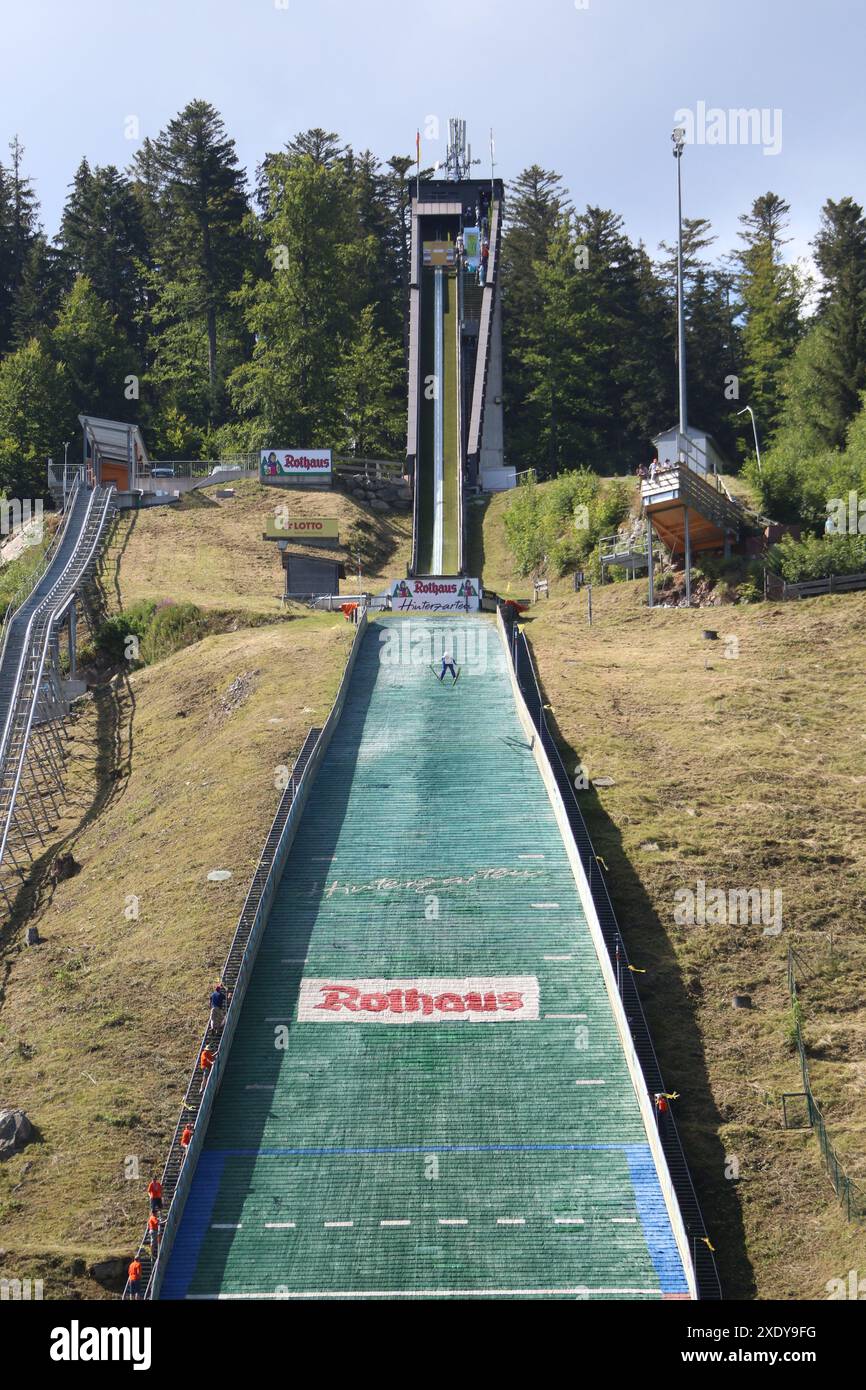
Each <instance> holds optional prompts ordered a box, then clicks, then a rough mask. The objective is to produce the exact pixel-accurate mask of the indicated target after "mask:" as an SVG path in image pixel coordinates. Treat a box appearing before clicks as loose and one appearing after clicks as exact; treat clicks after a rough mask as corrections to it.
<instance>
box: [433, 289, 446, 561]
mask: <svg viewBox="0 0 866 1390" xmlns="http://www.w3.org/2000/svg"><path fill="white" fill-rule="evenodd" d="M433 276H434V285H435V295H434V308H433V320H434V330H433V331H434V338H433V371H434V372H435V374H436V375H435V386H436V394H435V396H434V398H433V557H432V559H433V565H432V570H433V573H434V574H441V573H442V543H443V521H444V517H443V514H442V513H443V502H444V497H443V493H444V487H443V481H444V473H445V458H444V431H445V343H444V328H445V325H444V323H443V321H442V319H443V314H444V312H445V305H444V299H443V294H442V276H443V271H442V267H441V266H436V268H435V270H434V271H433Z"/></svg>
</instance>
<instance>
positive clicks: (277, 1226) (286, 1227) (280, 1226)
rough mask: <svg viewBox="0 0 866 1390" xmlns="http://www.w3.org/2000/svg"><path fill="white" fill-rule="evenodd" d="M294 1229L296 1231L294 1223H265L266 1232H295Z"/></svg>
mask: <svg viewBox="0 0 866 1390" xmlns="http://www.w3.org/2000/svg"><path fill="white" fill-rule="evenodd" d="M294 1229H295V1223H294V1221H266V1222H265V1230H266V1231H293V1230H294Z"/></svg>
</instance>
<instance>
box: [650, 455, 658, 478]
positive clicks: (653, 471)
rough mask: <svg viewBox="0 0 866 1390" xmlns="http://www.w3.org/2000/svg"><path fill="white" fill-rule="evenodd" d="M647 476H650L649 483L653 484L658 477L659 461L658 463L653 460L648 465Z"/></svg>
mask: <svg viewBox="0 0 866 1390" xmlns="http://www.w3.org/2000/svg"><path fill="white" fill-rule="evenodd" d="M649 475H650V482H651V483H654V482H655V480H656V478H657V477H658V475H659V461H658V459H653V461H652V463H651V464H650V471H649Z"/></svg>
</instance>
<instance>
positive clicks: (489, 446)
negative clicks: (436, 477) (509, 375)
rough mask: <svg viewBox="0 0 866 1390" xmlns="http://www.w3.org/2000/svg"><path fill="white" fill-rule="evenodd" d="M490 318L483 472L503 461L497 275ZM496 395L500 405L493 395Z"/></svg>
mask: <svg viewBox="0 0 866 1390" xmlns="http://www.w3.org/2000/svg"><path fill="white" fill-rule="evenodd" d="M493 296H494V299H493V320H492V322H491V324H490V358H489V361H488V364H487V389H486V391H485V394H484V425H483V427H482V430H481V458H480V460H479V462H480V466H481V473H482V475H483V474H484V472H485V471H486V469H488V468H502V466H503V464H504V462H505V456H504V436H503V406H502V300H501V299H500V296H499V284H498V276H497V284H496V288H495V289H494V290H493ZM497 396H498V397H499V404H498V405H497V404H496V398H497Z"/></svg>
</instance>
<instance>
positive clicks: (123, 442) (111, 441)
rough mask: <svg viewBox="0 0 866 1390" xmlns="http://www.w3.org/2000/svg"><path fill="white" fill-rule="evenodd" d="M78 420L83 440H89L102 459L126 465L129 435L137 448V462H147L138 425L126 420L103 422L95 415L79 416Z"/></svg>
mask: <svg viewBox="0 0 866 1390" xmlns="http://www.w3.org/2000/svg"><path fill="white" fill-rule="evenodd" d="M78 420H79V423H80V425H81V428H82V429H83V430H84V435H85V438H86V439H88V440H89V442H90V443H91V445H95V446H96V448H97V449H98V450H99V453H100V456H101V457H102V458H104V459H117V460H119V461H120V462H121V463H126V461H127V460H128V458H129V437H130V433H131V434H132V438H133V440H134V442H135V444H136V445H137V446H138V461H139V462H140V463H147V462H149V460H148V455H147V449H146V447H145V443H144V439H143V438H142V435H141V430H140V429H139V428H138V425H133V424H130V422H129V421H128V420H103V419H101V418H100V417H99V416H97V415H79V417H78Z"/></svg>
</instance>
